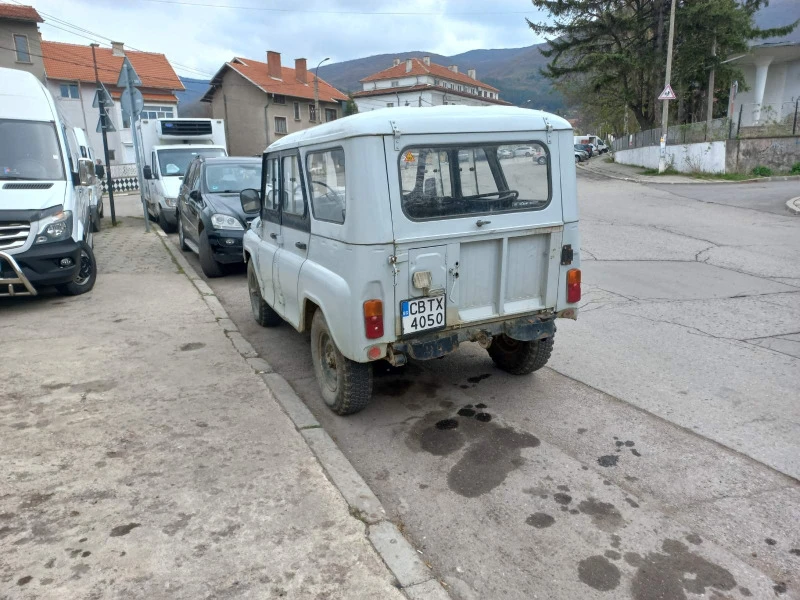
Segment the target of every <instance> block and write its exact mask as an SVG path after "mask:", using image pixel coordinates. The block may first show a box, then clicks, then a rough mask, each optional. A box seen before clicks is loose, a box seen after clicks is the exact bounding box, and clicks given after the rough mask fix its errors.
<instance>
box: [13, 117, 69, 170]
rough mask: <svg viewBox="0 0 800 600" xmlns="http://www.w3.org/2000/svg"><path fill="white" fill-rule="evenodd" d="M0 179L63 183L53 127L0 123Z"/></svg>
mask: <svg viewBox="0 0 800 600" xmlns="http://www.w3.org/2000/svg"><path fill="white" fill-rule="evenodd" d="M0 140H2V143H0V179H26V180H31V179H33V180H54V179H64V165H63V163H62V161H61V149H60V148H59V145H58V136H57V135H56V129H55V126H54V125H53V123H47V122H40V121H17V120H10V119H0Z"/></svg>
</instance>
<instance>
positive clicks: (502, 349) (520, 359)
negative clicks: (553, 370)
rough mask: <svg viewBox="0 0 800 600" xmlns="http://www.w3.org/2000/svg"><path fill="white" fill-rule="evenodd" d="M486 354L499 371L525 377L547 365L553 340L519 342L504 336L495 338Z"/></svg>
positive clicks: (550, 338)
mask: <svg viewBox="0 0 800 600" xmlns="http://www.w3.org/2000/svg"><path fill="white" fill-rule="evenodd" d="M487 352H489V356H490V357H491V358H492V360H493V361H494V364H496V365H497V366H498V367H499V368H500V369H502V370H503V371H506V372H508V373H511V374H512V375H527V374H529V373H533V372H534V371H538V370H539V369H541V368H542V367H543V366H545V365H546V364H547V361H548V360H549V359H550V354H551V353H552V352H553V338H552V337H549V338H545V339H543V340H536V341H534V342H521V341H519V340H514V339H511V338H510V337H508V336H506V335H499V336H496V337H495V338H494V339H493V340H492V345H491V346H489V348H488V350H487Z"/></svg>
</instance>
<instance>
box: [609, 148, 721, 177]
mask: <svg viewBox="0 0 800 600" xmlns="http://www.w3.org/2000/svg"><path fill="white" fill-rule="evenodd" d="M666 150H667V165H669V166H671V167H672V168H673V169H675V170H676V171H679V172H680V173H724V172H725V142H724V141H722V142H700V143H697V144H680V145H673V146H667V148H666ZM660 154H661V148H660V147H659V146H641V147H640V148H631V149H630V150H617V151H616V152H615V153H614V161H615V162H618V163H620V164H622V165H635V166H639V167H644V168H646V169H657V168H658V159H659V157H660Z"/></svg>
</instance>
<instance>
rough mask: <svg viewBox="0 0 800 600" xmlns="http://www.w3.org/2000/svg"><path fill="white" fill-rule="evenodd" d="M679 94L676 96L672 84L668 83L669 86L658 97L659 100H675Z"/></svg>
mask: <svg viewBox="0 0 800 600" xmlns="http://www.w3.org/2000/svg"><path fill="white" fill-rule="evenodd" d="M676 97H677V96H675V92H673V91H672V86H671V85H670V84H667V87H665V88H664V91H663V92H661V95H660V96H659V97H658V99H659V100H675V98H676Z"/></svg>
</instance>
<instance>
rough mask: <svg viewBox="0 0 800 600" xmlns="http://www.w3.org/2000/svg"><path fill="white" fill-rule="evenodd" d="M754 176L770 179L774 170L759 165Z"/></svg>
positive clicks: (754, 171) (754, 170)
mask: <svg viewBox="0 0 800 600" xmlns="http://www.w3.org/2000/svg"><path fill="white" fill-rule="evenodd" d="M753 175H755V176H756V177H769V176H771V175H772V169H770V168H769V167H762V166H761V165H759V166H757V167H756V168H754V169H753Z"/></svg>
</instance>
